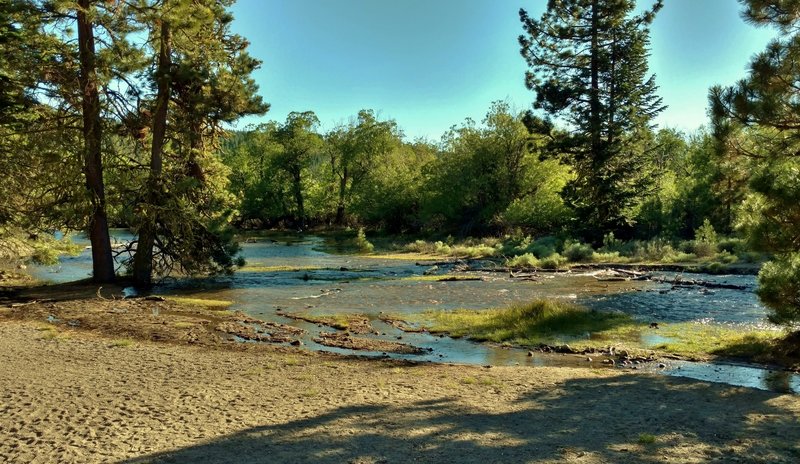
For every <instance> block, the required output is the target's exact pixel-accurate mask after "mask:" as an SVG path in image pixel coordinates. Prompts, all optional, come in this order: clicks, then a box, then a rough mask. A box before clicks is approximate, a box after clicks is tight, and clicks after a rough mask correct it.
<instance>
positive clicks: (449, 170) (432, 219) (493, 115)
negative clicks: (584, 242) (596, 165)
mask: <svg viewBox="0 0 800 464" xmlns="http://www.w3.org/2000/svg"><path fill="white" fill-rule="evenodd" d="M568 172H569V169H568V168H566V167H564V166H558V163H557V162H555V161H553V160H547V161H541V160H539V142H538V141H537V139H536V138H535V137H532V136H531V135H530V134H529V133H528V131H527V129H526V127H525V124H524V123H523V121H522V118H521V117H520V116H519V115H513V114H512V113H511V111H510V108H509V107H508V105H507V104H505V103H502V102H496V103H494V104H493V105H492V107H491V108H490V110H489V112H488V113H487V115H486V117H485V119H484V120H483V124H482V125H478V124H476V123H475V122H474V121H472V120H469V119H468V120H466V121H465V122H464V124H462V125H461V126H459V127H453V128H452V129H451V130H450V131H449V132H448V133H447V134H445V136H444V137H443V139H442V153H441V154H440V156H439V158H438V159H437V161H436V162H435V163H433V164H432V165H431V168H430V173H429V174H428V179H427V181H426V185H425V187H424V188H425V190H426V191H427V195H428V198H427V199H426V201H425V207H424V208H423V210H424V211H423V215H424V216H425V217H426V222H428V223H429V227H430V228H432V229H436V228H439V227H446V228H453V229H456V232H457V233H459V234H461V235H469V234H483V233H488V232H496V231H499V230H502V229H506V228H508V226H523V227H529V228H535V229H537V230H541V229H544V228H548V227H550V226H552V227H556V226H557V225H558V224H559V223H563V219H565V217H566V216H568V211H567V209H566V208H564V204H563V201H561V199H560V198H559V197H558V194H559V192H560V190H561V189H562V188H563V187H564V184H565V183H566V181H567V180H568V178H569V174H568Z"/></svg>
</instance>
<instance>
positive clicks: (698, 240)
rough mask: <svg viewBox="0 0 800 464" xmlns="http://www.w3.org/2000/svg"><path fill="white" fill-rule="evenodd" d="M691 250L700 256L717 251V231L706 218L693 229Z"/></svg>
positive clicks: (709, 254) (710, 254)
mask: <svg viewBox="0 0 800 464" xmlns="http://www.w3.org/2000/svg"><path fill="white" fill-rule="evenodd" d="M692 252H693V253H694V254H696V255H697V256H699V257H701V258H702V257H707V256H713V255H714V254H715V253H716V252H717V232H716V231H715V230H714V226H712V225H711V222H709V221H708V219H706V220H704V221H703V225H701V226H700V227H698V228H697V230H695V231H694V244H693V247H692Z"/></svg>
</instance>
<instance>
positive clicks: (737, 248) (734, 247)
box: [717, 237, 745, 254]
mask: <svg viewBox="0 0 800 464" xmlns="http://www.w3.org/2000/svg"><path fill="white" fill-rule="evenodd" d="M717 247H718V248H719V250H720V251H727V252H728V253H731V254H737V253H739V252H743V251H745V241H744V240H742V239H740V238H735V237H728V238H723V239H720V240H719V241H718V242H717Z"/></svg>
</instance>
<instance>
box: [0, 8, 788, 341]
mask: <svg viewBox="0 0 800 464" xmlns="http://www.w3.org/2000/svg"><path fill="white" fill-rule="evenodd" d="M231 3H232V1H229V0H224V1H220V0H202V1H199V2H198V1H194V2H186V1H183V0H175V1H174V2H161V1H145V2H134V3H131V2H125V3H119V4H117V3H114V4H111V3H107V2H97V1H93V0H81V1H79V2H77V3H75V2H73V3H69V2H60V1H55V2H53V1H46V0H12V1H10V2H6V4H4V7H3V10H2V17H0V20H2V24H3V28H4V29H3V30H4V31H7V33H5V32H4V37H6V38H7V40H4V41H3V42H2V43H0V47H2V50H0V51H2V57H3V58H2V59H1V61H0V65H1V66H2V74H1V75H0V77H2V80H3V82H4V85H3V87H2V92H1V93H0V101H2V103H3V104H2V106H0V171H2V172H4V173H7V176H6V177H7V180H8V181H7V182H5V183H3V185H0V253H2V254H3V255H4V256H6V257H9V256H11V255H13V257H14V258H20V257H22V258H32V259H34V260H37V261H51V260H52V259H53V258H54V256H55V253H57V252H58V251H60V250H58V249H57V247H61V246H62V245H56V246H55V247H54V246H53V243H54V242H53V241H51V240H50V239H48V238H46V237H47V236H48V234H51V233H52V232H53V231H56V230H63V231H72V230H82V231H85V232H86V234H87V236H88V237H89V239H90V242H91V253H92V259H93V279H94V280H95V281H96V282H98V283H101V282H110V281H112V280H114V279H115V277H116V274H117V273H118V272H119V271H121V272H126V273H130V274H131V276H132V278H133V280H134V282H135V283H136V285H137V286H139V287H148V286H150V285H151V284H152V279H153V278H158V277H163V276H166V275H169V274H179V275H204V274H215V273H226V272H231V271H232V270H233V269H235V268H236V267H237V266H241V265H242V264H243V262H242V261H241V260H240V259H239V258H238V257H237V253H238V246H237V243H236V241H235V239H234V237H235V235H234V231H235V230H236V229H238V230H252V229H272V228H278V229H284V230H286V229H291V230H300V231H305V230H309V228H323V229H327V228H336V229H340V230H350V231H354V236H353V241H352V246H353V247H354V248H355V249H356V250H357V252H359V253H364V254H370V253H373V252H374V251H375V250H376V249H378V250H381V247H380V246H379V245H378V246H377V247H376V243H375V238H374V237H376V236H377V235H376V234H378V233H382V234H399V233H402V234H405V236H409V237H414V239H413V240H412V241H409V242H408V243H404V244H402V246H401V247H400V249H391V250H390V251H392V252H396V251H408V252H414V253H423V254H427V255H430V254H433V255H437V256H451V257H466V258H475V257H493V258H499V259H501V260H505V262H506V263H507V264H508V265H509V266H512V267H541V268H551V269H555V268H560V267H563V266H565V265H567V264H568V263H598V262H600V263H602V262H616V263H624V262H637V263H639V262H642V263H648V262H661V263H694V264H698V265H701V266H707V269H709V270H712V271H713V270H715V269H716V270H718V271H719V270H723V269H725V266H727V265H730V264H734V263H736V264H741V263H751V262H756V263H760V262H761V261H762V260H763V259H769V260H771V263H770V264H768V265H766V266H765V267H764V271H763V272H762V274H761V278H760V279H761V283H762V286H761V291H760V295H761V296H762V298H763V301H764V302H765V303H766V304H767V305H768V306H769V307H770V308H771V309H772V311H773V315H772V318H773V320H774V321H775V322H780V323H785V324H787V325H791V324H792V323H793V322H794V321H796V320H798V319H799V318H800V310H798V308H800V303H798V301H800V300H798V289H799V288H800V270H798V269H800V267H799V266H797V265H796V264H797V255H798V249H799V248H800V245H798V244H800V238H798V236H799V235H800V228H799V227H798V224H800V219H798V218H800V212H799V211H798V205H800V193H799V192H800V187H798V182H797V178H798V157H797V155H796V153H797V149H796V148H797V143H798V141H797V140H798V137H797V135H798V132H797V124H796V122H797V120H798V114H800V110H798V109H797V105H796V104H795V103H796V101H795V100H796V98H797V89H796V87H795V86H793V85H792V84H791V83H792V82H795V81H796V77H797V71H796V69H795V68H794V67H792V66H791V63H792V62H794V61H793V60H794V59H795V58H796V56H795V55H796V54H797V53H798V51H797V50H798V48H799V47H798V46H797V42H798V40H800V39H798V37H799V36H798V34H797V33H796V29H794V27H795V26H796V25H797V19H796V17H795V16H793V15H792V13H791V12H785V11H784V10H783V9H781V8H777V7H775V8H773V7H774V6H775V4H777V3H780V2H773V1H766V2H764V1H743V2H742V3H743V6H744V11H743V17H744V18H745V20H747V21H750V22H752V23H754V24H756V25H759V26H767V27H775V28H777V29H778V30H779V31H780V32H781V35H780V36H779V37H778V38H777V39H775V41H774V42H773V43H771V44H770V45H769V47H768V49H767V50H766V51H765V52H763V53H762V54H759V55H757V56H755V57H754V58H753V59H752V63H751V69H750V72H749V74H748V76H747V77H746V78H745V79H744V80H742V81H741V82H739V83H736V84H735V85H733V86H731V87H715V88H712V89H711V90H710V106H711V112H710V114H711V119H710V121H709V124H708V125H707V126H705V127H703V128H699V129H698V130H697V131H695V132H693V133H682V132H679V131H676V130H674V129H669V128H661V129H659V128H657V127H656V126H655V124H654V118H655V117H656V116H657V115H658V114H659V113H660V112H661V111H662V110H663V109H664V104H663V101H662V100H661V98H660V97H659V96H658V86H657V82H656V80H655V77H654V76H652V75H651V74H650V73H649V71H648V65H647V59H648V56H649V54H650V35H649V25H650V24H651V23H652V22H653V21H655V20H657V19H656V18H657V16H658V12H659V10H660V9H661V7H662V2H661V1H655V2H653V4H652V5H651V6H650V8H644V9H642V10H641V11H639V10H636V11H639V12H638V13H637V12H635V8H634V7H635V2H633V1H632V0H626V1H621V2H587V1H582V0H573V1H569V2H552V3H551V4H550V5H549V6H548V8H547V9H546V11H545V12H544V13H543V15H542V16H541V17H540V18H533V17H530V16H529V15H528V13H527V12H526V11H525V10H521V11H520V20H521V25H522V28H521V31H520V32H521V36H520V39H519V46H520V52H521V55H522V59H524V60H525V62H526V63H527V65H528V67H529V70H528V72H527V73H526V76H525V82H526V84H527V86H528V88H529V89H530V90H531V91H532V97H533V100H534V104H533V108H532V109H531V110H527V111H526V110H523V109H518V108H514V107H513V106H512V105H510V104H508V103H506V102H502V101H497V102H494V103H491V104H490V105H489V107H488V110H487V112H486V115H485V117H484V118H483V119H482V120H481V121H474V120H472V119H466V120H464V121H463V122H461V123H456V124H455V125H453V126H452V128H451V129H450V130H448V131H447V132H446V133H445V134H443V135H442V136H441V138H440V139H439V140H428V139H414V140H409V139H408V138H407V137H405V135H404V133H403V129H402V121H396V120H394V119H391V118H384V117H381V113H380V111H379V110H375V109H369V108H365V109H363V110H361V111H358V112H357V114H354V115H353V116H352V118H351V119H350V120H349V121H347V122H344V123H341V124H339V125H337V126H335V127H333V128H330V129H328V130H323V129H322V128H321V122H320V120H319V118H318V117H317V115H316V114H315V113H314V112H313V111H311V110H310V109H308V108H298V109H297V111H295V112H292V113H290V114H288V116H287V117H286V118H285V119H284V120H282V121H269V122H266V123H263V124H260V125H257V126H251V127H248V128H243V129H238V130H231V126H230V124H231V123H233V122H235V121H236V120H238V119H239V118H241V117H243V116H246V115H257V114H263V113H264V112H266V111H267V110H268V108H269V105H267V104H266V103H264V102H263V101H262V98H261V97H260V96H259V95H258V94H257V86H256V84H255V82H254V81H253V79H252V78H251V73H252V72H253V70H255V69H256V68H257V67H258V66H259V64H260V63H259V61H258V60H256V59H254V58H252V57H251V56H250V55H249V54H248V53H247V46H248V43H247V41H246V40H245V38H243V37H239V36H237V35H235V34H232V33H231V32H230V25H231V21H232V20H233V18H232V16H231V13H230V10H229V6H230V4H231ZM598 18H602V20H601V19H598ZM584 32H586V33H584ZM75 38H77V39H78V40H75ZM76 75H77V76H79V77H80V78H79V79H74V78H73V77H74V76H76ZM5 83H7V84H8V85H5ZM455 122H456V121H454V123H455ZM109 226H118V227H126V228H129V229H131V230H132V231H133V232H134V234H135V239H134V240H133V241H132V242H131V243H128V244H126V245H125V248H124V249H115V248H114V247H112V246H111V243H110V239H109V232H108V227H109ZM451 237H452V238H451ZM470 237H477V238H470ZM417 239H419V240H417ZM53 250H55V251H53ZM114 254H118V255H119V258H120V260H121V261H122V262H123V264H124V265H125V266H124V268H120V269H116V268H115V267H116V264H115V261H114V260H113V256H114Z"/></svg>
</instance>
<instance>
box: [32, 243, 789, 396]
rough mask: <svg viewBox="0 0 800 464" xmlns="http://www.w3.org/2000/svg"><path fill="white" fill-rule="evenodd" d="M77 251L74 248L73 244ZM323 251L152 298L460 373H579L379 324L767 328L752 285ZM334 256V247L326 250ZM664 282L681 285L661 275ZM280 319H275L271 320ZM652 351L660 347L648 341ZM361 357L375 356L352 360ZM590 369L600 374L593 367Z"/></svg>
mask: <svg viewBox="0 0 800 464" xmlns="http://www.w3.org/2000/svg"><path fill="white" fill-rule="evenodd" d="M113 235H114V238H115V240H116V241H117V242H119V243H124V242H126V241H128V240H130V239H131V238H132V237H131V235H130V234H129V233H128V232H126V231H115V232H114V234H113ZM75 241H76V242H77V243H83V242H82V239H81V238H80V237H78V238H76V239H75ZM331 245H335V243H334V244H331V243H326V241H325V240H324V239H322V238H320V237H316V236H308V235H305V236H273V237H272V238H265V239H263V240H259V241H256V242H253V243H244V244H242V251H243V255H244V257H245V259H246V260H247V262H248V266H247V267H245V268H243V269H242V270H240V271H237V272H236V273H235V274H234V275H232V276H225V277H216V278H211V279H199V280H192V279H184V280H175V281H169V282H166V283H164V284H162V285H161V286H160V287H159V288H157V289H156V291H157V293H161V294H191V296H192V298H205V299H214V300H229V301H232V302H233V304H232V306H231V309H236V310H241V311H243V312H245V313H247V314H249V315H251V316H254V317H256V318H260V319H263V320H267V321H273V322H279V323H284V324H291V325H295V326H299V327H302V328H304V329H306V330H307V331H308V335H307V336H306V337H305V338H304V339H303V341H304V343H305V346H306V347H307V348H309V349H313V350H325V351H331V352H338V353H345V354H353V353H354V352H352V351H350V350H345V349H338V348H331V347H327V346H321V345H318V344H317V343H315V342H314V341H313V338H315V337H317V336H318V334H319V333H320V331H330V330H332V329H330V328H327V327H326V328H320V327H319V326H318V325H316V324H312V323H308V322H302V321H296V320H293V319H289V318H286V317H284V316H282V315H281V314H279V313H301V314H307V315H331V314H343V313H352V314H364V315H366V316H367V317H369V319H370V322H371V323H372V325H373V326H374V328H375V329H376V330H377V331H378V332H379V334H380V335H367V336H374V337H377V338H382V339H389V340H397V339H398V338H399V337H402V342H405V343H409V344H412V345H415V346H418V347H420V348H424V349H427V353H426V354H423V355H399V354H393V355H389V356H391V357H395V358H406V359H415V360H419V361H433V362H448V363H469V364H480V365H514V364H520V365H562V366H563V365H586V364H587V362H586V361H585V360H584V359H583V358H580V357H575V356H563V355H544V354H542V355H538V354H537V355H535V356H532V357H530V356H528V352H527V351H526V350H521V349H514V348H505V347H499V346H493V345H490V344H479V343H473V342H469V341H467V340H463V339H452V338H448V337H438V336H432V335H430V334H427V333H403V332H401V331H399V330H398V329H396V328H394V327H393V326H391V325H389V324H386V323H384V322H382V321H381V320H380V319H379V318H380V316H381V315H382V314H383V315H385V314H391V315H400V316H402V315H403V314H413V313H419V312H423V311H426V310H430V309H436V310H447V309H456V308H469V309H483V308H490V307H502V306H507V305H509V304H512V303H517V302H526V301H530V300H532V299H535V298H541V297H546V298H564V299H570V300H574V301H577V302H580V303H582V304H584V305H586V306H589V307H591V308H595V309H598V310H615V311H622V312H625V313H628V314H631V315H633V316H634V317H635V318H637V319H639V320H642V321H645V322H653V321H657V322H687V321H698V322H703V323H712V324H734V325H740V326H748V327H760V328H769V327H770V325H769V324H768V322H767V321H766V317H765V314H766V312H765V309H764V307H763V306H761V304H760V303H759V302H758V299H757V297H756V296H755V293H754V292H753V290H754V289H755V286H756V283H755V278H754V276H711V275H703V274H693V275H691V276H685V277H686V278H691V279H699V280H705V281H711V282H716V283H725V284H733V285H737V286H742V287H744V290H738V289H704V288H700V287H687V288H674V289H673V286H672V285H671V284H669V283H655V282H637V281H622V282H603V281H598V280H597V279H595V278H594V277H593V276H592V275H588V274H573V273H564V274H550V275H545V276H544V277H543V278H542V279H540V280H538V281H521V280H519V279H512V278H511V277H510V276H509V275H507V274H505V273H499V272H481V273H476V274H475V275H479V276H480V277H482V280H480V281H455V282H437V281H429V280H427V281H426V280H420V276H421V275H422V274H423V273H424V272H426V271H428V272H429V273H430V272H432V273H444V272H445V271H446V270H447V269H446V268H445V266H442V269H438V270H436V269H435V268H433V263H432V262H431V261H425V262H416V261H413V260H409V259H381V258H374V257H367V256H360V255H346V254H335V253H332V252H330V251H331V249H332V246H331ZM334 248H335V246H334ZM31 271H32V274H34V276H35V277H37V278H39V279H42V280H45V281H51V282H67V281H72V280H78V279H82V278H86V277H88V276H89V273H90V271H91V256H90V254H89V251H88V250H86V251H84V252H83V253H82V254H81V255H79V256H76V257H65V258H63V259H62V260H61V262H60V263H59V264H58V265H56V266H49V267H33V268H32V269H31ZM662 277H664V278H666V280H670V281H672V280H675V279H680V278H681V277H682V276H677V275H675V274H674V273H673V274H663V275H662ZM278 310H280V311H278ZM649 341H651V342H652V343H653V344H655V343H658V342H660V341H661V340H659V339H658V337H653V338H652V340H649ZM356 354H360V355H367V356H384V355H385V354H383V353H369V352H357V353H356ZM595 364H598V365H596V366H594V367H602V365H599V363H595ZM641 369H642V370H653V371H657V372H662V373H665V374H667V375H678V376H684V377H691V378H696V379H700V380H709V381H716V382H724V383H729V384H732V385H741V386H748V387H754V388H761V389H768V390H775V391H784V392H796V393H800V376H798V375H795V374H791V373H786V372H782V371H770V370H766V369H762V368H759V367H754V366H747V365H735V364H716V363H715V364H711V363H689V362H679V361H671V362H668V363H667V368H666V369H657V368H656V367H655V366H650V365H648V366H641Z"/></svg>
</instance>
